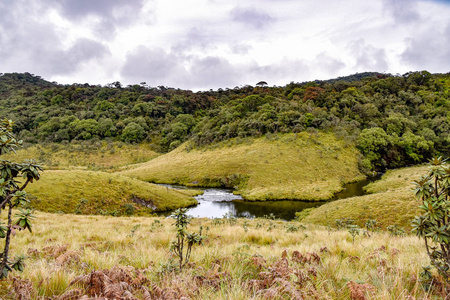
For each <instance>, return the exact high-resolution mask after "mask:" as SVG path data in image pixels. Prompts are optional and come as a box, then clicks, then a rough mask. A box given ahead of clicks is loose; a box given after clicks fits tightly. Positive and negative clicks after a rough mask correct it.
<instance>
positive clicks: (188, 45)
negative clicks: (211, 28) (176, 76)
mask: <svg viewBox="0 0 450 300" xmlns="http://www.w3.org/2000/svg"><path fill="white" fill-rule="evenodd" d="M215 37H216V36H215V35H212V34H210V33H209V32H208V30H207V29H206V28H201V27H192V28H189V29H188V31H187V32H186V33H184V34H183V35H182V37H181V38H180V39H179V41H178V42H177V43H176V44H175V45H174V46H173V47H172V50H173V51H175V52H177V53H183V52H184V51H186V50H191V49H194V48H195V49H200V50H207V49H208V48H210V47H211V45H213V44H214V42H215Z"/></svg>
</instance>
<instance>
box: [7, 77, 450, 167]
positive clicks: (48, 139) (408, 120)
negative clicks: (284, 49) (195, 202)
mask: <svg viewBox="0 0 450 300" xmlns="http://www.w3.org/2000/svg"><path fill="white" fill-rule="evenodd" d="M0 117H1V118H2V119H3V118H8V119H10V120H13V121H14V131H15V133H16V134H17V135H18V136H19V138H20V139H22V140H23V141H24V143H25V145H27V144H37V143H39V144H46V143H61V144H67V143H80V142H88V143H95V142H98V141H101V140H103V141H107V142H113V141H121V142H124V143H148V144H151V145H152V147H153V149H154V150H155V151H157V152H162V153H165V152H169V151H171V150H173V149H175V148H177V147H178V146H179V145H181V144H182V143H184V142H185V141H188V140H190V141H192V142H194V145H195V146H196V147H198V148H201V147H205V146H207V145H211V144H213V143H217V142H220V141H225V140H229V139H232V138H237V139H239V138H245V137H260V136H264V135H266V136H267V135H271V134H276V133H299V132H307V133H309V134H310V135H315V134H317V132H319V131H320V132H326V133H333V134H334V135H335V136H336V137H337V138H338V139H341V140H343V141H345V143H346V144H349V145H356V146H357V148H358V149H359V151H360V153H361V156H360V160H359V166H360V169H361V170H362V171H363V172H366V173H367V172H370V171H382V170H385V169H387V168H389V169H392V168H398V167H402V166H408V165H413V164H417V163H421V162H424V161H427V160H428V159H430V158H431V157H433V156H435V155H443V156H446V157H448V156H449V154H450V153H449V152H450V151H449V149H450V147H449V145H450V74H449V73H447V74H431V73H429V72H427V71H421V72H409V73H406V74H403V75H391V74H381V73H374V72H367V73H358V74H354V75H350V76H346V77H340V78H336V79H330V80H325V81H318V80H317V81H311V82H302V83H295V82H291V83H289V84H287V85H286V86H269V85H268V84H267V83H266V82H264V81H261V82H259V83H257V84H256V85H255V86H249V85H247V86H241V87H235V88H226V89H218V90H209V91H201V92H192V91H189V90H181V89H175V88H170V87H165V86H158V87H150V86H148V85H147V84H146V83H145V82H142V83H140V84H135V85H128V86H124V85H122V84H121V83H120V82H113V83H111V84H108V85H106V86H100V85H90V84H87V83H86V84H71V85H62V84H58V83H56V82H49V81H46V80H44V79H43V78H41V77H40V76H36V75H33V74H30V73H5V74H1V75H0Z"/></svg>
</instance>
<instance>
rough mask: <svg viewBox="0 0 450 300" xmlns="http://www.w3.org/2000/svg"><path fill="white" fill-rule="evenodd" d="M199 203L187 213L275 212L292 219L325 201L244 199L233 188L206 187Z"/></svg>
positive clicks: (239, 214)
mask: <svg viewBox="0 0 450 300" xmlns="http://www.w3.org/2000/svg"><path fill="white" fill-rule="evenodd" d="M195 198H196V199H197V201H198V202H199V204H198V205H197V206H195V207H192V208H190V209H188V211H187V214H189V215H191V216H194V217H201V218H222V217H223V216H224V215H230V216H234V217H245V218H255V217H263V216H265V215H267V216H268V215H270V214H273V215H274V216H275V217H276V218H278V219H283V220H292V219H293V218H294V217H295V212H298V211H302V210H303V209H305V208H309V207H317V206H320V205H322V204H323V202H306V201H288V200H279V201H256V202H249V201H244V200H243V199H242V197H241V196H239V195H234V194H233V193H232V191H231V190H224V189H206V190H205V192H204V193H203V194H202V195H199V196H197V197H195Z"/></svg>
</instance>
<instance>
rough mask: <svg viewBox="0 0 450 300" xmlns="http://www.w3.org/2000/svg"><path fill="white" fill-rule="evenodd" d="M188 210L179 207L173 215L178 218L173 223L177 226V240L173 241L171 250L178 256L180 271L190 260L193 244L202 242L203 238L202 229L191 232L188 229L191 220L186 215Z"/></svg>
mask: <svg viewBox="0 0 450 300" xmlns="http://www.w3.org/2000/svg"><path fill="white" fill-rule="evenodd" d="M186 211H187V209H186V208H180V209H177V210H176V211H175V212H174V213H173V215H172V217H173V218H175V219H176V221H175V223H174V224H173V225H175V227H176V228H177V236H176V240H174V241H172V245H171V246H170V250H171V251H172V252H173V253H174V254H175V255H176V256H178V263H179V268H180V271H181V270H182V269H183V267H184V266H185V265H186V264H187V263H188V262H189V259H190V257H191V251H192V246H193V245H194V244H201V242H202V240H203V236H202V233H201V230H200V232H199V233H195V232H194V233H189V232H188V231H187V226H188V225H189V223H190V221H189V216H188V215H186ZM185 247H186V248H185Z"/></svg>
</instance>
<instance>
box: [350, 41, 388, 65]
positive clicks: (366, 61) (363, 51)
mask: <svg viewBox="0 0 450 300" xmlns="http://www.w3.org/2000/svg"><path fill="white" fill-rule="evenodd" d="M349 48H350V51H351V53H352V54H353V55H354V58H355V60H356V64H355V67H356V68H357V69H359V70H361V71H378V72H384V71H386V70H387V69H388V63H387V60H386V51H385V50H384V49H381V48H376V47H374V46H372V45H366V42H365V41H364V39H359V40H356V41H352V42H351V43H350V45H349Z"/></svg>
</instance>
